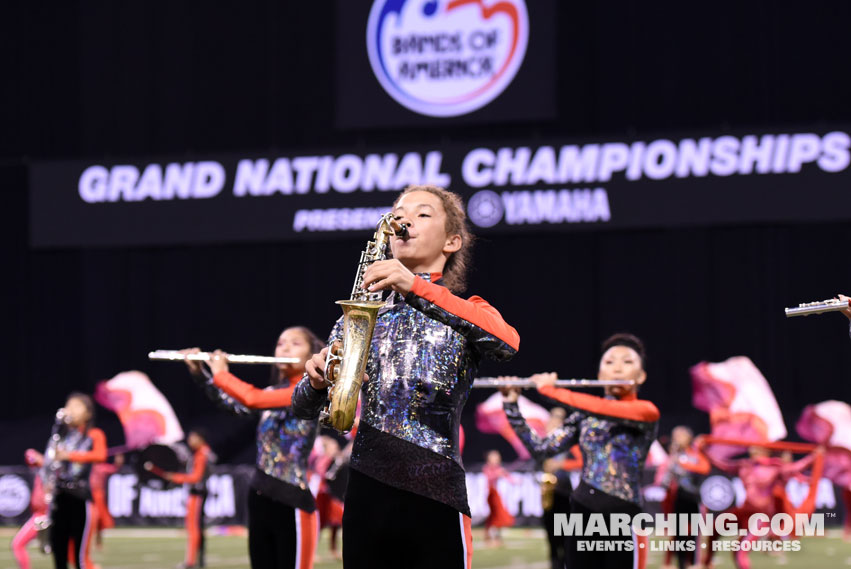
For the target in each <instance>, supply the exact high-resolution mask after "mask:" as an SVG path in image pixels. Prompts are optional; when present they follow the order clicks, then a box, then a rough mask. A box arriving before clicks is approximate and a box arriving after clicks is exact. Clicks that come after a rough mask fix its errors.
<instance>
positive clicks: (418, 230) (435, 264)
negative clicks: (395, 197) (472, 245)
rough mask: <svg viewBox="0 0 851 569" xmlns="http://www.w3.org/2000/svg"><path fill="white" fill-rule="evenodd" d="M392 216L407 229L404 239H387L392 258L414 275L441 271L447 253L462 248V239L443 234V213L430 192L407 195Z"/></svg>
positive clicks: (444, 218) (444, 216)
mask: <svg viewBox="0 0 851 569" xmlns="http://www.w3.org/2000/svg"><path fill="white" fill-rule="evenodd" d="M393 213H394V215H395V216H396V220H397V221H398V222H400V223H404V224H406V225H407V226H408V238H407V239H401V238H399V237H392V238H391V239H390V247H391V249H392V250H393V257H394V258H396V259H398V260H399V261H400V262H401V263H402V264H403V265H405V267H407V268H408V270H410V271H411V272H414V273H427V272H443V266H444V265H445V264H446V259H447V258H448V256H449V254H450V253H454V252H455V251H457V250H458V249H460V248H461V236H460V235H448V234H447V233H446V211H444V209H443V202H441V201H440V198H439V197H437V196H436V195H434V194H432V193H430V192H424V191H414V192H409V193H407V194H405V195H404V196H402V197H401V198H400V199H399V201H398V202H397V203H396V207H395V208H394V209H393Z"/></svg>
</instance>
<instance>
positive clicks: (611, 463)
mask: <svg viewBox="0 0 851 569" xmlns="http://www.w3.org/2000/svg"><path fill="white" fill-rule="evenodd" d="M539 391H540V393H541V394H543V395H545V396H547V397H549V398H551V399H555V400H557V401H559V402H560V403H563V404H565V405H567V406H568V407H571V408H572V409H573V410H574V411H573V412H572V413H571V414H570V415H569V416H568V417H567V419H566V420H565V422H564V425H563V426H562V427H560V428H558V429H556V430H555V431H553V432H552V433H551V434H550V435H549V436H548V437H547V438H545V439H541V438H540V437H538V435H537V434H536V433H535V432H534V431H532V430H531V429H530V428H529V426H528V425H527V424H526V421H525V420H523V416H522V415H521V414H520V410H519V408H518V406H517V404H516V403H505V405H504V407H505V414H506V415H507V416H508V422H509V423H510V424H511V426H512V427H513V428H514V431H515V432H516V433H517V435H518V436H519V437H520V440H521V441H522V442H523V445H524V446H525V447H526V448H527V449H528V450H529V452H530V453H531V454H532V455H533V456H534V457H535V458H538V459H542V458H544V457H547V456H554V455H556V454H559V453H562V452H565V451H567V450H568V449H569V448H570V447H571V446H572V445H573V444H575V443H576V442H577V441H578V442H579V448H580V450H581V451H582V484H580V486H579V488H578V489H577V491H575V492H574V493H573V499H574V500H577V501H579V502H582V503H583V504H584V505H585V506H587V507H589V508H593V507H594V504H593V503H587V502H591V501H594V500H595V498H594V497H593V495H594V494H596V493H598V492H603V493H604V494H607V495H609V496H611V497H614V498H616V499H619V500H622V501H624V502H630V503H632V504H634V505H636V506H640V505H641V474H642V472H643V470H644V461H645V460H646V459H647V453H648V451H649V450H650V445H651V444H652V443H653V440H654V439H655V438H656V430H657V421H658V420H659V410H658V409H657V408H656V406H655V405H653V403H651V402H649V401H644V400H639V399H635V396H633V397H632V398H631V399H614V398H611V399H610V398H603V397H595V396H593V395H588V394H584V393H575V392H573V391H570V390H568V389H561V388H558V387H552V386H547V387H543V388H541V389H540V390H539ZM583 487H584V488H583Z"/></svg>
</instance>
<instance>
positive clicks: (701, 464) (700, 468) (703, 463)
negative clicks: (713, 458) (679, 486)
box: [680, 448, 712, 474]
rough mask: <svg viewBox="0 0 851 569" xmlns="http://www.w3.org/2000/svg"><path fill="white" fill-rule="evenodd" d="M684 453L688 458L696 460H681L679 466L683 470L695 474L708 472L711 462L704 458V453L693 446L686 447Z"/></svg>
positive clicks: (710, 468)
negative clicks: (695, 460)
mask: <svg viewBox="0 0 851 569" xmlns="http://www.w3.org/2000/svg"><path fill="white" fill-rule="evenodd" d="M686 454H687V455H688V456H689V458H696V459H697V462H681V463H680V466H682V467H683V468H684V469H685V470H688V471H689V472H694V473H695V474H709V471H710V470H712V464H711V463H710V462H709V459H708V458H706V455H705V454H703V453H702V452H700V451H699V450H697V449H695V448H687V449H686Z"/></svg>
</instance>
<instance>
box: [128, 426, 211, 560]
mask: <svg viewBox="0 0 851 569" xmlns="http://www.w3.org/2000/svg"><path fill="white" fill-rule="evenodd" d="M186 444H187V445H188V446H189V450H191V451H192V459H191V460H190V461H189V464H187V465H186V466H187V472H165V471H164V470H162V469H161V468H159V467H157V466H156V465H153V464H151V463H145V465H144V467H145V470H150V471H151V472H153V473H154V474H156V475H157V476H159V477H160V478H165V479H166V480H168V481H169V482H174V483H175V484H186V485H188V486H189V497H188V498H187V499H186V557H185V558H184V561H183V566H182V567H183V569H188V568H189V567H204V561H205V560H204V557H205V556H204V553H205V551H204V549H205V547H204V546H205V541H206V540H205V539H204V501H205V500H206V499H207V479H208V478H209V477H210V469H209V464H210V463H211V462H214V457H213V455H212V451H211V450H210V445H209V444H207V436H206V435H205V434H204V432H203V431H202V430H201V429H193V430H192V431H190V432H189V436H187V437H186Z"/></svg>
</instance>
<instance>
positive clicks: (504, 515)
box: [482, 450, 514, 545]
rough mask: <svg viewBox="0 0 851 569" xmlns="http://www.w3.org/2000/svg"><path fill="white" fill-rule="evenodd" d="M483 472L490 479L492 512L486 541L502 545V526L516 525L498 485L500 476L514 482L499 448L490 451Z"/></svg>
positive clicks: (489, 492) (486, 522)
mask: <svg viewBox="0 0 851 569" xmlns="http://www.w3.org/2000/svg"><path fill="white" fill-rule="evenodd" d="M482 474H484V475H485V477H486V478H487V479H488V509H489V510H490V513H489V514H488V517H487V518H486V519H485V542H490V543H491V544H493V545H502V528H510V527H511V526H513V525H514V516H512V515H511V514H510V513H509V512H508V510H506V509H505V505H504V504H503V503H502V496H500V494H499V490H498V489H497V487H496V483H497V482H499V480H500V478H505V479H506V480H508V481H509V482H511V483H512V484H513V483H514V478H513V477H512V476H511V474H509V473H508V471H507V470H505V468H503V466H502V455H501V454H499V451H498V450H492V451H489V452H488V454H487V455H486V458H485V465H484V466H483V467H482Z"/></svg>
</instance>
